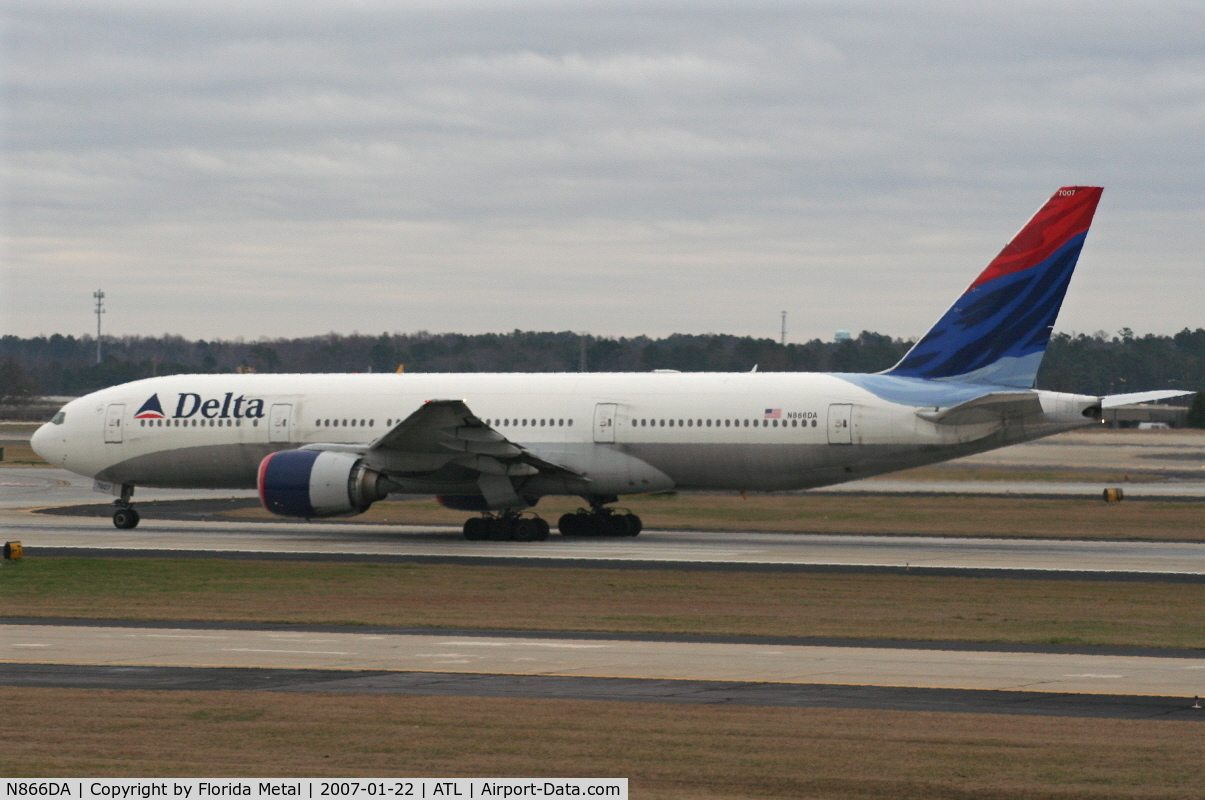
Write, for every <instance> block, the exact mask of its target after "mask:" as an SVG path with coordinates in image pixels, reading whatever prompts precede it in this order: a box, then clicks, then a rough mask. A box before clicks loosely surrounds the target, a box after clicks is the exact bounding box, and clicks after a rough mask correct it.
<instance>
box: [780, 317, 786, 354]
mask: <svg viewBox="0 0 1205 800" xmlns="http://www.w3.org/2000/svg"><path fill="white" fill-rule="evenodd" d="M779 313H780V314H781V315H782V333H781V336H782V346H783V347H786V346H787V312H785V311H782V312H779Z"/></svg>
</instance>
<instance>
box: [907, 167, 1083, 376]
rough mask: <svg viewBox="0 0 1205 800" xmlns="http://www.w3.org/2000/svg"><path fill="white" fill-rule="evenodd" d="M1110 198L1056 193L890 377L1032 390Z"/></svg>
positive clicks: (1078, 189)
mask: <svg viewBox="0 0 1205 800" xmlns="http://www.w3.org/2000/svg"><path fill="white" fill-rule="evenodd" d="M1102 191H1103V189H1101V188H1100V187H1098V186H1064V187H1063V188H1061V189H1059V190H1058V191H1057V192H1055V193H1054V196H1053V197H1051V198H1050V200H1048V201H1047V202H1046V205H1044V206H1042V208H1041V209H1040V210H1039V211H1038V213H1036V214H1034V216H1033V219H1031V220H1030V221H1029V222H1028V223H1027V224H1026V225H1025V227H1024V228H1022V229H1021V231H1020V233H1018V234H1017V235H1016V236H1014V237H1013V240H1012V241H1011V242H1009V243H1008V245H1007V246H1006V247H1005V248H1004V249H1003V250H1001V251H1000V255H998V256H996V258H995V260H994V261H992V263H990V264H988V265H987V269H985V270H984V271H983V273H982V274H980V276H979V277H978V278H976V279H975V282H974V283H972V284H971V285H970V286H969V287H968V288H967V290H966V292H964V293H963V295H962V297H960V298H958V300H957V301H956V302H955V303H954V305H953V306H951V307H950V310H949V311H947V312H946V313H945V315H944V316H943V317H942V318H941V319H940V320H938V321H937V324H936V325H934V326H933V329H932V330H930V331H929V332H928V333H927V334H925V336H924V338H923V339H921V340H920V341H919V342H917V343H916V345H915V346H913V348H912V349H911V350H909V351H908V354H907V355H906V356H904V357H903V359H901V360H900V363H898V364H896V365H895V366H894V367H892V368H891V369H889V370H887V372H886V374H888V375H900V376H903V377H911V378H928V379H933V380H951V381H960V382H964V383H987V384H993V385H998V386H1014V387H1019V388H1025V389H1029V388H1032V387H1033V384H1034V379H1035V378H1036V377H1037V374H1038V367H1039V366H1040V365H1041V363H1042V356H1043V355H1045V353H1046V345H1047V344H1048V343H1049V342H1050V331H1051V330H1052V329H1053V328H1054V321H1055V318H1057V317H1058V315H1059V307H1060V306H1062V304H1063V295H1064V294H1065V293H1066V291H1067V284H1068V282H1070V280H1071V273H1072V272H1073V271H1074V270H1075V262H1076V261H1077V260H1079V253H1080V249H1081V248H1082V247H1083V246H1084V238H1085V237H1086V236H1087V235H1088V226H1089V225H1091V223H1092V215H1093V214H1094V213H1095V212H1096V204H1097V203H1098V202H1100V195H1101V192H1102Z"/></svg>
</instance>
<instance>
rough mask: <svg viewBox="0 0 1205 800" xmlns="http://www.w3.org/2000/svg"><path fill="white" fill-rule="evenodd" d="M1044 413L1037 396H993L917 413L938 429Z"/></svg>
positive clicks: (918, 410)
mask: <svg viewBox="0 0 1205 800" xmlns="http://www.w3.org/2000/svg"><path fill="white" fill-rule="evenodd" d="M1041 413H1042V403H1041V401H1040V400H1038V395H1037V393H1036V392H992V393H991V394H985V395H981V396H980V397H976V398H975V399H973V400H967V401H966V402H964V403H959V404H958V405H956V406H950V407H948V408H940V407H938V408H921V409H917V411H916V416H918V417H920V418H921V419H924V420H928V421H929V422H935V423H937V424H938V425H971V424H975V423H980V422H998V421H1000V420H1001V419H1003V418H1004V417H1017V416H1026V415H1030V414H1041Z"/></svg>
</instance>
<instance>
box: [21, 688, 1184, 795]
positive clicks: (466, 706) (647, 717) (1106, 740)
mask: <svg viewBox="0 0 1205 800" xmlns="http://www.w3.org/2000/svg"><path fill="white" fill-rule="evenodd" d="M0 706H2V707H3V708H4V725H3V726H0V773H2V774H3V775H5V776H9V777H12V776H31V777H38V776H54V777H59V776H63V777H68V776H95V777H109V776H112V777H133V776H139V777H182V776H194V777H222V776H244V777H245V776H257V777H258V776H264V777H267V776H290V775H291V776H313V777H322V776H366V777H371V776H411V777H489V776H496V777H519V776H524V777H532V776H535V777H627V778H629V779H630V790H631V796H632V797H633V798H742V797H748V798H779V797H781V798H809V797H842V798H891V799H892V800H908V799H910V798H915V799H917V800H929V799H930V798H976V799H978V800H982V798H1061V799H1063V800H1067V799H1069V798H1169V797H1175V798H1187V797H1202V796H1205V772H1203V771H1202V770H1201V769H1200V763H1201V761H1202V759H1203V758H1205V737H1203V736H1201V728H1200V724H1199V723H1193V722H1169V721H1123V720H1103V719H1102V720H1085V719H1064V718H1052V717H1020V716H984V715H972V714H947V713H926V712H895V711H863V710H830V709H801V708H747V707H715V706H691V705H669V704H652V703H638V704H637V703H616V702H610V703H608V702H591V701H578V700H523V699H487V698H450V697H407V696H398V695H322V694H288V693H269V692H154V691H112V690H83V689H0Z"/></svg>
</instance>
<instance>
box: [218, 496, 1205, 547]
mask: <svg viewBox="0 0 1205 800" xmlns="http://www.w3.org/2000/svg"><path fill="white" fill-rule="evenodd" d="M580 505H581V501H580V500H578V499H576V498H560V497H548V498H545V499H544V500H542V501H541V502H540V504H539V505H538V506H537V507H536V509H535V510H536V511H538V512H539V514H540V515H541V516H543V517H544V518H545V519H547V520H549V521H550V522H551V523H552V524H554V525H555V523H556V520H557V518H558V517H559V516H560V515H561V514H563V513H565V512H566V511H572V510H574V509H576V508H578V507H579V506H580ZM618 505H619V506H622V507H625V508H630V509H631V510H632V511H633V512H635V513H637V514H639V515H640V517H641V519H643V520H644V524H645V527H646V528H655V529H666V530H729V531H731V530H740V531H783V532H798V533H862V534H886V535H891V534H897V535H922V536H1001V537H1010V538H1031V537H1037V538H1060V539H1118V540H1149V541H1201V540H1205V525H1202V524H1201V520H1202V514H1203V513H1205V503H1199V502H1191V501H1189V502H1170V501H1152V500H1126V501H1124V502H1121V503H1105V502H1104V501H1102V500H1101V499H1100V498H1099V497H1092V498H1084V499H1083V500H1068V499H1054V500H1041V499H1036V500H1035V499H1020V498H1009V497H952V496H937V497H934V496H925V495H902V496H882V495H872V496H832V495H824V494H794V495H749V497H748V499H747V500H745V499H742V498H741V496H740V495H737V494H732V495H725V494H666V495H638V496H635V497H630V498H623V500H622V501H621V502H620V503H619V504H618ZM221 516H223V517H227V518H234V519H258V520H268V519H278V518H277V517H273V516H272V515H271V514H270V513H268V512H267V511H265V510H264V509H262V508H252V509H245V510H241V511H230V512H223V513H222V514H221ZM468 516H470V514H469V513H468V512H464V511H450V510H448V509H446V508H444V507H443V506H440V505H439V504H438V503H436V502H435V501H434V500H407V501H400V502H397V501H388V502H383V503H376V504H375V505H373V506H372V507H371V508H370V509H369V510H368V511H367V512H366V513H364V514H362V515H360V516H358V517H355V518H353V519H352V520H351V521H353V522H363V523H368V524H373V523H376V524H394V525H398V524H410V525H460V524H462V523H463V522H464V520H465V518H466V517H468Z"/></svg>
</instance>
